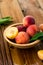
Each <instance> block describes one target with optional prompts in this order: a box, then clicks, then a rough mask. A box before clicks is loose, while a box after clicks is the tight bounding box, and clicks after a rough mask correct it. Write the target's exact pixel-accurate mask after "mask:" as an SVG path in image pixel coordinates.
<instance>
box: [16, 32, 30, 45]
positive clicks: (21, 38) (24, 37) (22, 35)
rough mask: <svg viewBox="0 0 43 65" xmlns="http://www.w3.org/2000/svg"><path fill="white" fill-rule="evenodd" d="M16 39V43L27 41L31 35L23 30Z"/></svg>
mask: <svg viewBox="0 0 43 65" xmlns="http://www.w3.org/2000/svg"><path fill="white" fill-rule="evenodd" d="M15 40H16V43H18V44H23V43H27V42H28V41H29V36H28V34H27V33H26V32H24V31H21V32H19V33H18V35H17V36H16V38H15Z"/></svg>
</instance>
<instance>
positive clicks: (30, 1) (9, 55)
mask: <svg viewBox="0 0 43 65" xmlns="http://www.w3.org/2000/svg"><path fill="white" fill-rule="evenodd" d="M41 3H42V4H41ZM42 5H43V2H42V0H37V1H36V0H9V1H8V0H0V18H1V17H5V16H12V17H13V21H14V22H12V23H17V22H22V19H23V17H24V16H26V15H32V16H34V18H35V19H36V23H37V24H38V25H39V24H40V23H43V9H42V8H43V7H42ZM6 27H7V25H6V26H0V34H1V35H0V48H1V49H0V65H43V62H42V61H41V60H40V59H39V58H38V57H37V51H38V50H39V49H43V43H40V44H38V45H37V46H35V47H33V48H30V49H17V48H15V47H14V48H13V47H12V48H10V47H9V45H8V43H7V42H6V41H5V40H4V38H3V31H4V29H5V28H6Z"/></svg>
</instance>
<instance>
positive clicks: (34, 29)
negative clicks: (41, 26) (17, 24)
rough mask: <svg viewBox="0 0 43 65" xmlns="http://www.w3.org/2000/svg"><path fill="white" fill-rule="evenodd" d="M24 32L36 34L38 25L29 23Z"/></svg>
mask: <svg viewBox="0 0 43 65" xmlns="http://www.w3.org/2000/svg"><path fill="white" fill-rule="evenodd" d="M26 32H27V33H28V34H29V35H30V36H33V35H34V34H36V33H37V32H38V27H37V26H36V25H35V24H34V25H30V26H29V27H28V28H27V30H26Z"/></svg>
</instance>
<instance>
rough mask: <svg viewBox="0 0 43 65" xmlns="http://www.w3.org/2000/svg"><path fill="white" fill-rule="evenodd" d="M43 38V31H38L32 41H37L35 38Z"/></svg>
mask: <svg viewBox="0 0 43 65" xmlns="http://www.w3.org/2000/svg"><path fill="white" fill-rule="evenodd" d="M38 39H39V40H43V32H38V33H36V34H35V35H34V36H33V37H32V38H31V39H30V42H32V41H35V40H38Z"/></svg>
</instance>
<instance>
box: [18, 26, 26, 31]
mask: <svg viewBox="0 0 43 65" xmlns="http://www.w3.org/2000/svg"><path fill="white" fill-rule="evenodd" d="M17 28H18V31H19V32H20V31H26V27H24V26H23V25H19V26H17Z"/></svg>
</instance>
